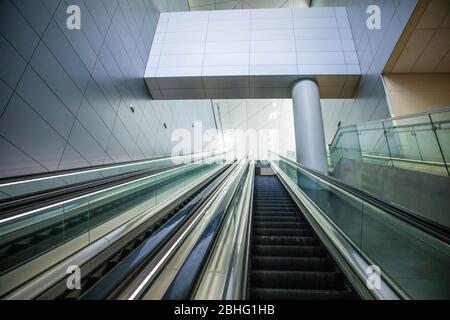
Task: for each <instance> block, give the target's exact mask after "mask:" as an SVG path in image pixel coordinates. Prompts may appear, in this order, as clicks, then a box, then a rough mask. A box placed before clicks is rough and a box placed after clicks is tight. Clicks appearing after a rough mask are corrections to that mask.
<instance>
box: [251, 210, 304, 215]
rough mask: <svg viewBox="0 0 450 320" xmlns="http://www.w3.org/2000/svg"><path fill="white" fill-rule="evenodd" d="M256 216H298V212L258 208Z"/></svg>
mask: <svg viewBox="0 0 450 320" xmlns="http://www.w3.org/2000/svg"><path fill="white" fill-rule="evenodd" d="M255 216H256V217H258V216H285V217H300V213H299V212H298V211H288V210H283V211H274V210H258V214H255Z"/></svg>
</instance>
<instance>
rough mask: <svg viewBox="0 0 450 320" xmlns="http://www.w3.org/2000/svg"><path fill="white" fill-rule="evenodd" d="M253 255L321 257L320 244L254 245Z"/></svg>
mask: <svg viewBox="0 0 450 320" xmlns="http://www.w3.org/2000/svg"><path fill="white" fill-rule="evenodd" d="M252 253H253V256H271V257H323V256H324V254H325V253H324V251H323V249H322V247H321V246H267V245H254V246H253V247H252Z"/></svg>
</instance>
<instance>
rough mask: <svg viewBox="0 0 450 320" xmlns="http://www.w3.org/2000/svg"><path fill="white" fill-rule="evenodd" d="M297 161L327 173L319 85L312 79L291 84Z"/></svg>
mask: <svg viewBox="0 0 450 320" xmlns="http://www.w3.org/2000/svg"><path fill="white" fill-rule="evenodd" d="M292 103H293V106H294V127H295V144H296V148H297V162H299V163H300V164H303V165H305V166H307V167H310V168H312V169H315V170H318V171H320V172H323V173H326V174H328V163H327V152H326V147H325V134H324V130H323V120H322V109H321V106H320V95H319V87H318V86H317V83H316V82H315V81H314V80H310V79H305V80H300V81H298V82H296V83H294V84H293V86H292Z"/></svg>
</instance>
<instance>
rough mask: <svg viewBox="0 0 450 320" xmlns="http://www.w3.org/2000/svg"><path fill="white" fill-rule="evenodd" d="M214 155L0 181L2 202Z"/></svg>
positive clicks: (0, 198)
mask: <svg viewBox="0 0 450 320" xmlns="http://www.w3.org/2000/svg"><path fill="white" fill-rule="evenodd" d="M213 155H215V154H214V153H213V152H209V151H208V152H200V153H195V154H189V155H181V156H177V157H164V158H156V159H149V160H143V161H137V162H131V163H126V164H114V165H110V166H102V167H97V168H85V169H81V170H75V171H71V172H64V173H58V172H55V173H49V174H44V175H39V176H36V177H29V178H21V179H6V181H3V182H2V181H0V200H6V199H8V198H10V197H17V196H23V195H27V194H31V193H34V192H40V191H45V190H49V189H54V188H58V187H63V186H68V185H73V184H78V183H82V182H88V181H93V180H97V179H102V178H108V177H113V176H116V175H121V174H126V173H132V172H137V171H141V170H149V169H158V168H163V167H168V166H171V165H174V164H179V163H188V162H194V161H197V160H201V159H207V158H208V157H211V156H213Z"/></svg>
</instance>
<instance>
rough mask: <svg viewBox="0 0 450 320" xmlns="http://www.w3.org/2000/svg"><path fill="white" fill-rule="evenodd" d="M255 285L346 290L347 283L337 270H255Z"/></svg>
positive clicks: (253, 277)
mask: <svg viewBox="0 0 450 320" xmlns="http://www.w3.org/2000/svg"><path fill="white" fill-rule="evenodd" d="M251 281H252V283H253V284H254V286H255V287H262V288H280V289H286V288H290V289H315V290H344V289H345V283H344V282H343V280H342V277H341V275H340V274H339V273H337V272H317V271H272V270H270V271H266V270H254V271H252V274H251Z"/></svg>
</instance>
